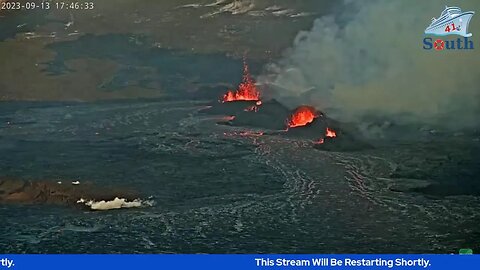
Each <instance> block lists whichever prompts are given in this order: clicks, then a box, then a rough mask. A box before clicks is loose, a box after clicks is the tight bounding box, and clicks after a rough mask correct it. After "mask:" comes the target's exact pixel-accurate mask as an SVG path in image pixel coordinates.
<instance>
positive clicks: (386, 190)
mask: <svg viewBox="0 0 480 270" xmlns="http://www.w3.org/2000/svg"><path fill="white" fill-rule="evenodd" d="M139 2H142V3H143V4H144V6H143V7H138V8H137V9H135V12H134V13H132V11H131V10H127V11H122V13H121V16H120V15H119V16H112V15H111V14H115V15H116V14H117V13H118V11H117V10H111V9H109V8H107V7H105V6H103V7H101V8H99V9H98V14H96V13H95V14H89V15H78V14H75V16H77V17H75V18H74V16H73V15H70V16H67V15H68V14H67V15H65V14H63V15H61V16H60V15H58V14H48V16H46V15H45V14H36V16H26V15H25V14H23V15H21V16H20V15H19V16H18V17H14V16H10V17H8V16H6V17H5V18H4V17H0V18H1V19H4V20H5V21H4V22H5V24H3V25H7V26H8V25H9V26H10V28H9V29H14V30H11V31H10V32H6V31H3V32H0V41H1V42H0V46H3V47H1V48H6V49H5V50H3V53H5V51H7V49H9V48H10V49H11V48H28V49H25V50H24V51H25V53H26V54H25V55H23V54H19V56H18V60H17V59H15V61H13V60H12V61H6V62H8V63H9V64H8V65H7V64H6V62H2V63H0V64H4V66H2V67H1V70H0V76H3V78H6V77H7V75H9V78H10V79H9V80H7V79H2V80H0V94H1V96H0V97H1V99H2V100H3V101H1V102H0V216H1V222H0V253H451V252H458V249H459V248H472V249H474V250H478V249H480V226H478V224H480V211H479V209H480V181H479V175H480V171H479V170H480V169H479V168H480V134H479V132H478V129H476V128H458V129H451V126H450V125H448V124H450V123H447V122H446V121H445V122H443V123H442V122H437V124H431V123H429V124H426V123H422V122H420V121H419V122H402V121H400V120H399V118H394V117H391V118H390V117H388V116H386V115H381V114H373V115H371V116H363V117H362V118H361V119H356V120H355V121H353V120H352V121H349V120H345V119H341V118H337V117H336V116H335V113H334V112H332V113H330V112H331V110H329V108H323V107H320V106H318V105H315V104H313V102H309V101H308V99H304V100H303V101H297V100H300V99H295V98H294V97H292V98H291V99H287V100H286V99H285V98H283V99H282V98H281V96H278V95H276V94H274V93H275V92H276V91H278V87H277V86H276V85H273V84H268V83H263V82H260V80H258V77H259V75H260V74H261V73H262V72H263V67H264V65H265V64H267V63H269V62H271V60H272V59H270V58H271V57H276V58H280V57H281V51H282V49H284V48H286V47H288V46H290V43H289V42H290V40H292V39H293V38H294V37H293V36H294V34H295V33H297V32H298V31H300V30H301V29H303V28H305V25H308V26H309V27H310V25H311V23H312V21H313V19H314V18H312V16H320V15H321V14H323V13H322V12H326V11H327V10H330V8H332V7H331V6H332V5H331V4H325V3H323V1H303V2H302V3H296V4H295V3H292V2H293V1H269V0H259V1H233V2H232V1H216V2H215V3H207V1H200V2H201V3H199V4H197V5H195V4H192V3H190V2H187V1H161V2H162V3H161V4H159V5H162V10H166V11H164V12H163V13H159V12H157V11H156V10H153V9H151V10H150V9H149V6H148V5H147V2H148V1H139ZM178 2H182V3H181V4H182V5H179V3H178ZM204 2H205V3H204ZM130 3H131V2H128V1H119V5H120V4H122V6H125V7H129V5H130ZM275 3H276V4H275ZM274 4H275V5H274ZM289 5H291V6H289ZM284 6H286V7H289V8H286V7H284ZM306 7H308V8H306ZM302 8H303V9H302ZM304 9H305V10H304ZM312 10H314V11H315V13H312V12H310V11H312ZM332 10H333V8H332ZM154 11H155V12H154ZM307 11H309V12H307ZM108 14H110V17H111V19H112V21H113V22H114V23H111V24H110V22H109V21H107V22H108V23H106V22H105V20H104V18H105V16H107V15H108ZM132 14H133V15H132ZM180 15H182V16H184V17H180ZM156 16H157V17H156ZM107 17H108V16H107ZM185 18H188V20H191V21H193V22H190V21H188V20H187V19H185ZM192 18H193V19H192ZM74 19H75V20H74ZM127 19H128V20H129V21H128V23H125V25H126V26H125V27H124V28H122V31H126V32H127V33H121V31H120V30H118V29H116V28H115V29H116V30H118V31H117V32H115V33H113V31H112V29H111V27H112V26H111V25H116V26H117V25H119V24H120V23H122V22H124V21H127ZM62 20H66V21H62ZM24 21H26V22H28V23H27V24H25V25H23V22H24ZM90 21H94V22H96V23H97V24H98V27H97V25H91V24H89V22H90ZM19 22H22V24H19ZM157 22H161V23H162V24H160V26H158V24H156V23H157ZM188 23H190V24H188ZM277 24H281V25H282V26H285V27H286V26H291V25H294V26H295V27H292V28H285V29H286V30H285V33H282V35H281V37H278V39H276V42H275V43H274V44H273V43H272V42H270V41H269V40H270V39H271V36H268V35H267V34H268V33H270V32H272V31H271V26H272V25H277ZM72 25H73V26H72ZM138 25H140V26H141V27H138ZM192 25H193V26H192ZM127 26H128V27H131V29H130V28H127ZM173 26H175V27H177V28H176V29H178V31H177V32H178V33H181V34H178V35H163V36H162V34H160V32H162V33H165V32H166V31H168V30H171V29H172V27H173ZM77 27H78V28H77ZM202 27H203V28H202ZM215 27H220V28H219V29H217V28H215ZM158 28H160V29H161V30H162V31H160V30H159V29H158ZM198 28H202V29H204V30H202V31H205V33H203V35H201V34H198V35H197V34H196V31H197V30H198ZM52 29H53V30H55V31H53V30H52ZM151 29H155V31H153V32H154V33H155V35H157V36H155V35H150V36H149V35H146V34H145V33H144V30H145V32H148V31H147V30H149V31H150V30H151ZM212 29H213V30H212ZM182 31H183V32H182ZM184 32H187V33H184ZM52 33H54V34H52ZM284 34H285V35H287V34H288V35H290V36H284ZM152 36H153V37H152ZM185 37H188V38H189V39H188V40H187V41H185ZM286 40H288V43H287V41H286ZM190 41H195V42H190ZM191 44H193V45H192V47H189V46H190V45H191ZM211 44H224V45H223V47H221V48H220V49H219V48H216V47H215V46H212V45H211ZM270 47H271V48H274V49H272V50H273V51H269V48H270ZM246 48H247V49H246ZM248 48H251V50H248ZM8 51H9V53H10V50H8ZM220 51H221V53H219V52H220ZM0 53H1V52H0ZM5 55H6V53H5ZM5 57H7V56H5ZM19 70H21V71H22V72H19V73H18V74H17V73H15V72H14V71H16V72H18V71H19ZM15 76H16V77H15ZM12 78H16V79H12ZM26 78H28V79H26ZM158 89H161V90H162V91H159V90H158ZM340 109H342V108H340Z"/></svg>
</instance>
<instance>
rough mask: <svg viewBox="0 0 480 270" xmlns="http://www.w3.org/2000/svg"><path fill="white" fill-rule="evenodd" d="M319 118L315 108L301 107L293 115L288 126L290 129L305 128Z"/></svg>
mask: <svg viewBox="0 0 480 270" xmlns="http://www.w3.org/2000/svg"><path fill="white" fill-rule="evenodd" d="M317 117H318V113H317V110H315V108H314V107H311V106H300V107H298V108H297V109H295V111H294V112H293V114H292V115H291V116H290V118H289V119H288V123H287V125H288V127H289V128H294V127H301V126H305V125H307V124H310V123H311V122H313V120H315V118H317Z"/></svg>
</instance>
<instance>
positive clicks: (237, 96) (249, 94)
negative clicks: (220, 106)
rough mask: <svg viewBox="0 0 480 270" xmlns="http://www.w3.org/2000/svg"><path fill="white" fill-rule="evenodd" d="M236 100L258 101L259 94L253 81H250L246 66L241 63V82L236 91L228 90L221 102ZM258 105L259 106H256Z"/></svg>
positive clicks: (250, 77)
mask: <svg viewBox="0 0 480 270" xmlns="http://www.w3.org/2000/svg"><path fill="white" fill-rule="evenodd" d="M238 100H257V101H260V92H259V91H258V89H257V86H256V85H255V81H254V80H253V79H252V76H251V75H250V72H249V70H248V65H247V63H246V62H245V61H244V62H243V80H242V82H241V83H240V85H239V86H238V89H237V90H235V91H233V90H228V92H227V93H226V94H225V95H223V100H222V102H231V101H238ZM257 103H258V102H257ZM260 104H261V103H260ZM257 105H259V104H257Z"/></svg>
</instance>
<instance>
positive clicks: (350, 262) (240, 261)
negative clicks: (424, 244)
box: [0, 255, 480, 270]
mask: <svg viewBox="0 0 480 270" xmlns="http://www.w3.org/2000/svg"><path fill="white" fill-rule="evenodd" d="M0 262H1V263H0V270H6V269H11V270H26V269H49V270H57V269H58V270H65V269H69V270H77V269H78V270H80V269H81V270H86V269H88V270H95V269H99V270H105V269H115V270H122V269H125V270H127V269H128V270H149V269H175V270H181V269H189V270H191V269H208V270H216V269H218V270H227V269H228V270H236V269H239V270H240V269H241V270H248V269H257V270H258V269H432V270H437V269H438V270H457V269H458V270H470V269H472V270H474V269H475V270H478V269H480V255H0Z"/></svg>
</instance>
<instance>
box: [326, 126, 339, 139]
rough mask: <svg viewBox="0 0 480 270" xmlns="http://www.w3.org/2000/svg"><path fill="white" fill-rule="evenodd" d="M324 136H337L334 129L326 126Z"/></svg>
mask: <svg viewBox="0 0 480 270" xmlns="http://www.w3.org/2000/svg"><path fill="white" fill-rule="evenodd" d="M325 137H330V138H335V137H337V133H336V132H335V130H333V129H330V128H328V127H327V131H326V133H325Z"/></svg>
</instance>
